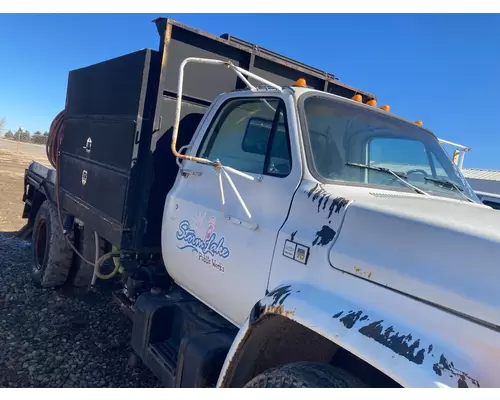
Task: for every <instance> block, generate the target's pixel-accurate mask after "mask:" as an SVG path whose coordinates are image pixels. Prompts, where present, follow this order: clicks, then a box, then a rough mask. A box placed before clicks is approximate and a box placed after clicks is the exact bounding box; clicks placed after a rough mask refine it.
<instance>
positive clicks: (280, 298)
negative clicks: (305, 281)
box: [267, 285, 292, 306]
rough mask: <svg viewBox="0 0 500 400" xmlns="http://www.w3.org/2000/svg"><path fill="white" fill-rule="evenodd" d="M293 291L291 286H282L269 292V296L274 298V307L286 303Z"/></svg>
mask: <svg viewBox="0 0 500 400" xmlns="http://www.w3.org/2000/svg"><path fill="white" fill-rule="evenodd" d="M291 291H292V290H291V286H290V285H285V286H280V287H278V288H276V289H274V290H273V291H271V292H269V294H268V295H267V296H268V297H272V298H273V303H272V305H273V306H275V305H277V304H279V305H280V306H281V305H282V304H283V303H284V302H285V300H286V298H287V297H288V296H290V293H291Z"/></svg>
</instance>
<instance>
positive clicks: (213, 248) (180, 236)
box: [175, 220, 230, 258]
mask: <svg viewBox="0 0 500 400" xmlns="http://www.w3.org/2000/svg"><path fill="white" fill-rule="evenodd" d="M175 236H176V237H177V240H180V241H183V242H184V243H185V244H184V245H183V246H177V248H178V249H181V250H184V249H188V248H189V249H193V250H196V251H198V252H199V253H202V254H210V255H211V256H219V257H222V258H228V257H229V254H230V251H229V249H228V248H227V247H225V246H224V236H221V238H220V239H219V240H217V234H216V233H215V232H212V234H211V235H210V238H209V239H207V240H204V239H202V238H199V237H197V236H196V232H195V231H194V229H192V228H191V226H190V225H189V221H186V220H184V221H182V222H181V223H180V224H179V230H178V231H177V232H176V234H175Z"/></svg>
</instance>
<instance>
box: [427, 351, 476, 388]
mask: <svg viewBox="0 0 500 400" xmlns="http://www.w3.org/2000/svg"><path fill="white" fill-rule="evenodd" d="M432 369H433V370H434V372H435V373H436V374H437V375H439V376H442V375H443V373H449V374H450V378H453V377H456V378H458V382H457V384H458V387H459V388H468V387H469V385H468V384H467V381H469V383H471V384H473V385H474V386H476V387H480V385H479V382H478V381H477V380H476V379H472V378H471V377H470V376H469V375H468V374H467V373H465V372H463V371H460V370H458V369H456V368H455V366H454V365H453V363H452V362H450V361H448V360H447V359H446V357H445V356H444V355H443V354H441V357H439V362H437V363H435V364H434V365H433V366H432Z"/></svg>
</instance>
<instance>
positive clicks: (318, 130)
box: [301, 94, 480, 203]
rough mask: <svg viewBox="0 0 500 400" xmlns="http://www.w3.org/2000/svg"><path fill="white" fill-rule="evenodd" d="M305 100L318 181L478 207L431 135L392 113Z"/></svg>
mask: <svg viewBox="0 0 500 400" xmlns="http://www.w3.org/2000/svg"><path fill="white" fill-rule="evenodd" d="M304 96H306V97H305V100H304V101H303V102H302V103H301V104H302V106H301V108H302V110H301V111H302V119H303V121H302V122H303V124H304V127H305V131H306V132H307V133H308V134H307V135H306V142H308V153H309V157H308V158H309V163H310V165H311V167H312V169H313V172H316V175H319V177H320V178H323V179H325V180H329V181H338V182H345V183H354V184H362V185H376V186H382V187H384V188H391V189H396V188H397V189H398V190H412V186H413V187H415V188H417V191H418V189H420V191H421V192H422V191H423V192H425V193H428V194H430V195H437V196H446V197H452V198H457V199H461V200H465V199H466V197H468V198H469V199H472V200H473V201H475V202H478V203H479V202H480V201H479V199H478V198H477V196H476V195H475V193H474V191H473V190H472V189H471V187H470V186H469V185H468V183H467V181H466V180H465V178H464V177H463V176H462V174H461V173H460V172H459V170H458V168H457V167H456V166H455V164H453V163H452V162H451V160H450V158H449V156H448V154H447V153H446V152H445V150H444V149H443V148H442V147H441V145H440V144H439V142H438V140H437V139H436V137H435V136H433V135H432V134H431V133H429V132H427V131H425V130H424V129H422V128H420V127H418V126H414V125H412V124H409V123H407V122H404V121H401V120H399V119H397V118H392V117H391V116H390V114H389V115H384V114H382V113H379V112H374V111H372V110H369V109H364V108H361V107H359V106H357V105H354V104H346V103H345V102H342V101H339V100H336V99H333V98H329V97H326V96H321V95H318V96H310V95H309V96H308V95H307V94H306V95H304ZM387 170H390V172H389V173H388V171H387ZM396 175H397V176H396ZM408 183H409V184H410V185H408Z"/></svg>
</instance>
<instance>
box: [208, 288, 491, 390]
mask: <svg viewBox="0 0 500 400" xmlns="http://www.w3.org/2000/svg"><path fill="white" fill-rule="evenodd" d="M398 296H399V295H398V294H395V300H396V301H397V297H398ZM423 307H428V306H426V305H423ZM422 311H424V309H422ZM434 311H435V310H434ZM434 311H433V312H434ZM266 314H279V315H281V316H285V317H286V318H289V319H291V320H293V321H295V322H297V323H299V324H301V325H303V326H305V327H307V328H309V329H311V330H313V331H315V332H316V333H318V334H320V335H321V336H323V337H325V338H327V339H329V340H330V341H332V342H334V343H336V344H337V345H339V346H341V347H343V348H344V349H346V350H347V351H349V352H351V353H352V354H354V355H355V356H357V357H359V358H360V359H362V360H364V361H365V362H367V363H368V364H370V365H372V366H373V367H375V368H377V369H378V370H380V371H381V372H383V373H384V374H386V375H387V376H389V377H390V378H392V379H393V380H394V381H396V382H397V383H399V384H400V385H402V386H403V387H480V386H490V385H492V386H494V385H495V382H492V381H491V376H488V374H484V373H483V374H482V373H481V369H480V368H479V367H478V365H477V363H476V362H474V360H472V359H471V358H470V357H469V356H468V353H467V352H465V351H462V350H461V349H460V348H459V347H458V345H459V344H458V343H457V344H456V345H455V344H454V343H453V342H451V343H450V340H449V338H446V337H439V336H438V335H436V334H434V332H433V331H432V330H426V329H425V327H424V326H418V325H415V324H413V323H412V322H411V320H410V319H405V318H401V317H398V316H395V315H390V314H389V313H386V312H384V311H383V310H380V309H374V308H372V307H370V305H369V304H355V303H353V302H352V301H351V300H349V299H346V298H342V297H341V296H339V295H336V294H335V293H332V292H329V291H327V290H325V289H322V288H320V287H318V286H315V285H312V284H309V283H302V282H290V283H287V284H283V285H281V286H279V287H277V288H276V289H274V290H273V291H271V292H270V293H269V294H268V295H267V296H266V297H264V298H263V299H261V300H260V301H259V302H258V303H257V305H256V307H254V310H253V312H252V313H251V314H250V316H249V318H248V319H247V320H246V322H245V324H244V325H243V326H242V327H241V329H240V331H239V333H238V335H237V337H236V338H235V340H234V343H233V345H232V347H231V349H230V351H229V353H228V355H227V357H226V360H225V363H224V365H223V368H222V371H221V374H220V377H219V381H218V384H217V386H218V387H224V386H226V375H227V372H228V368H229V367H230V365H231V364H232V363H233V360H235V359H237V356H238V352H239V350H240V349H241V348H242V346H243V345H244V343H245V341H246V339H247V338H248V337H249V335H251V334H252V329H253V326H254V321H256V320H257V319H258V318H260V317H262V316H264V315H266ZM443 314H446V313H444V312H443ZM454 318H456V317H454ZM445 319H446V318H445ZM445 319H444V320H443V322H444V323H445ZM482 378H484V381H482V380H481V379H482Z"/></svg>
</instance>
